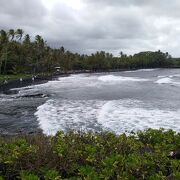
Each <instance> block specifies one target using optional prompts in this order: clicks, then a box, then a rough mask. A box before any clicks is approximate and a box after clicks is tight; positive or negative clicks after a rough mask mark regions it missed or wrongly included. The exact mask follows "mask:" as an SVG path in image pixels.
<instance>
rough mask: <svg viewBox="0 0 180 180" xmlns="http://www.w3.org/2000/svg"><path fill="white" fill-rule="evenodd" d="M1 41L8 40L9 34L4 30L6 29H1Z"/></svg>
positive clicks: (5, 41)
mask: <svg viewBox="0 0 180 180" xmlns="http://www.w3.org/2000/svg"><path fill="white" fill-rule="evenodd" d="M0 42H1V44H4V43H7V42H8V36H7V33H6V31H4V30H1V31H0Z"/></svg>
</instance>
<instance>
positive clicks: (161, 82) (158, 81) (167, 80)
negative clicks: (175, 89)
mask: <svg viewBox="0 0 180 180" xmlns="http://www.w3.org/2000/svg"><path fill="white" fill-rule="evenodd" d="M156 83H158V84H169V83H172V79H171V78H169V77H164V78H161V79H158V80H157V81H156Z"/></svg>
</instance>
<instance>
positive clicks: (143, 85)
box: [0, 69, 180, 134]
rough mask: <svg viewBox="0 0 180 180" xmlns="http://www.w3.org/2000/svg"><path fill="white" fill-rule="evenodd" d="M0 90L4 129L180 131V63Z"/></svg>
mask: <svg viewBox="0 0 180 180" xmlns="http://www.w3.org/2000/svg"><path fill="white" fill-rule="evenodd" d="M16 90H17V91H18V93H17V94H11V95H5V94H0V133H1V134H16V133H20V132H22V133H24V132H26V133H30V132H37V131H41V130H43V132H44V133H46V134H55V133H56V132H57V131H58V130H64V131H67V130H69V129H75V130H92V131H103V130H110V131H114V132H116V133H122V132H126V131H128V132H129V131H132V130H135V131H137V130H143V129H146V128H160V127H163V128H166V129H168V128H172V129H174V130H176V131H180V69H142V70H137V71H124V72H116V73H97V74H79V75H71V76H69V77H60V78H59V79H57V80H53V81H49V82H47V83H45V84H40V85H34V86H29V87H24V88H19V89H16Z"/></svg>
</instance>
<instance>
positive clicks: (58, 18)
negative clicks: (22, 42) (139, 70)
mask: <svg viewBox="0 0 180 180" xmlns="http://www.w3.org/2000/svg"><path fill="white" fill-rule="evenodd" d="M42 1H43V0H42ZM42 1H40V0H39V1H37V0H11V4H9V2H8V1H7V0H1V1H0V28H1V29H2V28H4V29H10V28H14V29H16V28H22V29H24V30H25V31H26V32H27V33H31V34H32V35H35V34H40V35H42V36H43V37H44V38H45V39H46V40H47V41H48V42H49V44H50V45H51V46H53V47H60V46H62V45H63V46H65V48H67V49H69V50H72V51H78V52H80V53H92V52H95V51H96V50H106V51H109V52H112V53H114V54H118V53H119V52H120V51H121V50H123V51H124V52H125V53H128V54H129V53H136V52H138V51H145V50H157V49H162V50H164V51H169V52H170V53H171V54H172V55H174V56H180V53H179V52H178V48H179V45H178V42H179V40H180V37H179V34H180V19H179V18H180V11H179V8H180V1H178V0H174V1H171V2H170V1H169V0H164V1H159V0H151V1H147V0H113V1H112V0H98V1H95V0H81V1H82V3H83V7H82V8H79V9H76V8H73V6H70V5H69V4H67V3H66V2H65V1H63V0H59V1H58V2H56V4H54V6H53V7H52V8H50V9H49V8H48V9H47V7H45V6H44V4H43V2H42Z"/></svg>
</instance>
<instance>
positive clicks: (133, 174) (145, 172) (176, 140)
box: [0, 129, 180, 180]
mask: <svg viewBox="0 0 180 180" xmlns="http://www.w3.org/2000/svg"><path fill="white" fill-rule="evenodd" d="M178 149H180V133H176V132H174V131H172V130H168V131H165V130H163V129H160V130H153V129H148V130H146V131H143V132H138V133H132V134H129V135H126V134H121V135H115V134H114V133H111V132H102V133H91V132H86V133H83V132H68V133H63V132H58V133H57V134H56V135H55V136H54V137H47V136H45V135H43V134H37V135H29V136H18V137H2V138H1V139H0V176H1V177H0V179H12V180H13V179H23V180H38V179H45V180H55V179H56V180H58V179H90V180H91V179H92V180H93V179H94V180H98V179H109V180H111V179H122V180H126V179H132V180H135V179H148V180H154V179H179V178H180V163H179V160H178V159H175V158H172V157H171V156H169V153H170V152H171V151H176V150H178Z"/></svg>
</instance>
